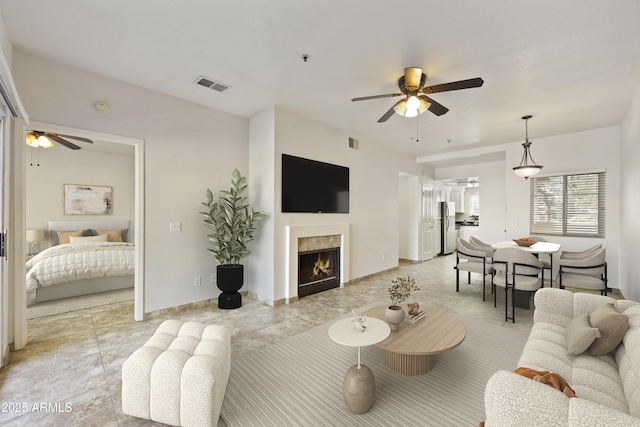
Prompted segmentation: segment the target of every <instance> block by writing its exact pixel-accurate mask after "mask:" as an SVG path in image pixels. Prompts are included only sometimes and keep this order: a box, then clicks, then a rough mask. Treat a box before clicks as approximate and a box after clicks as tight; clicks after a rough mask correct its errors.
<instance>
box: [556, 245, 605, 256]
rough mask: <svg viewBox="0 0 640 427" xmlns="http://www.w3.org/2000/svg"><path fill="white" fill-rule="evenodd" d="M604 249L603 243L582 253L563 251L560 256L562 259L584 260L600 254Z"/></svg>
mask: <svg viewBox="0 0 640 427" xmlns="http://www.w3.org/2000/svg"><path fill="white" fill-rule="evenodd" d="M600 249H602V243H599V244H597V245H594V246H592V247H590V248H587V249H584V250H582V251H562V253H561V254H560V259H583V258H588V257H590V256H591V255H593V254H594V253H596V252H598V251H599V250H600Z"/></svg>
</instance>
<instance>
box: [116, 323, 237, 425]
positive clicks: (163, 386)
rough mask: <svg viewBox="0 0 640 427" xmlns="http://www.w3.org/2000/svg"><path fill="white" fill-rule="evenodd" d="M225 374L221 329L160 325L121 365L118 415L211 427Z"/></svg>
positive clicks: (226, 347)
mask: <svg viewBox="0 0 640 427" xmlns="http://www.w3.org/2000/svg"><path fill="white" fill-rule="evenodd" d="M230 369H231V338H230V334H229V331H228V329H227V328H225V327H224V326H219V325H209V326H206V325H203V324H201V323H196V322H186V323H183V322H180V321H178V320H166V321H164V322H163V323H162V324H161V325H160V326H159V327H158V329H157V330H156V332H155V334H154V335H153V336H152V337H151V338H150V339H149V340H148V341H147V342H146V343H145V345H144V346H142V347H141V348H139V349H137V350H136V351H134V352H133V354H131V356H129V358H128V359H127V360H125V362H124V364H123V365H122V412H123V413H125V414H127V415H133V416H134V417H139V418H145V419H148V420H153V421H157V422H160V423H164V424H170V425H174V426H204V425H214V426H215V425H217V423H218V417H219V416H220V408H221V407H222V400H223V399H224V393H225V390H226V388H227V380H228V379H229V371H230Z"/></svg>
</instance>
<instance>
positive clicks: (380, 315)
mask: <svg viewBox="0 0 640 427" xmlns="http://www.w3.org/2000/svg"><path fill="white" fill-rule="evenodd" d="M400 305H401V306H402V308H403V309H404V311H405V313H407V312H408V311H409V310H408V308H407V305H406V304H400ZM386 308H387V306H385V305H381V306H378V307H374V308H371V309H369V310H367V311H365V312H364V313H363V314H364V315H366V316H369V317H375V318H377V319H382V320H384V312H385V310H386ZM420 308H421V309H422V310H424V312H425V313H426V316H425V317H423V318H422V319H420V320H418V322H416V323H415V324H411V323H407V322H403V323H401V324H400V327H399V328H398V330H397V331H392V332H391V334H390V335H389V337H388V338H387V339H385V340H384V341H382V342H380V343H378V344H376V347H380V348H381V349H383V350H384V364H385V365H386V366H387V367H388V368H389V369H391V370H392V371H394V372H397V373H399V374H402V375H422V374H426V373H427V372H429V371H430V370H431V369H433V367H434V366H435V364H436V359H435V355H436V354H439V353H444V352H445V351H448V350H451V349H453V348H456V347H457V346H459V345H460V344H462V341H464V338H465V336H466V331H465V328H464V325H463V324H462V322H460V320H459V319H458V318H457V317H456V316H454V315H453V314H451V313H449V312H448V311H445V310H442V309H440V308H437V307H431V306H424V305H421V306H420Z"/></svg>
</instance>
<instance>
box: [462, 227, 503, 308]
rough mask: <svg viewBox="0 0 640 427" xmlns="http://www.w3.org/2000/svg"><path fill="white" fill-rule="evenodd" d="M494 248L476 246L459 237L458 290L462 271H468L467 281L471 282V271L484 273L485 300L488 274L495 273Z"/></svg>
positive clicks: (483, 291)
mask: <svg viewBox="0 0 640 427" xmlns="http://www.w3.org/2000/svg"><path fill="white" fill-rule="evenodd" d="M489 253H490V254H491V255H493V250H487V249H486V248H481V247H479V246H475V245H474V244H472V243H470V242H468V241H466V240H464V239H460V238H459V239H458V244H457V246H456V265H455V267H453V268H455V269H456V292H459V291H460V271H466V272H467V283H469V284H470V283H471V273H479V274H482V301H485V300H486V299H485V282H486V276H487V275H492V274H493V266H492V265H491V260H490V256H488V254H489Z"/></svg>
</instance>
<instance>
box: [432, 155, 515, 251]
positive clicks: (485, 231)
mask: <svg viewBox="0 0 640 427" xmlns="http://www.w3.org/2000/svg"><path fill="white" fill-rule="evenodd" d="M505 167H506V165H505V162H503V161H499V162H488V163H475V164H472V165H465V166H452V167H446V168H437V169H436V171H435V174H436V178H437V179H439V180H444V179H457V178H465V177H468V176H477V177H478V180H479V181H480V187H479V188H478V194H479V195H480V226H479V227H478V233H479V234H478V238H479V239H480V240H483V241H485V242H498V241H500V240H504V239H505V203H506V193H505V191H506V190H505V179H504V170H505ZM467 205H468V203H467ZM467 211H468V207H467V206H465V216H468V213H467Z"/></svg>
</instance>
